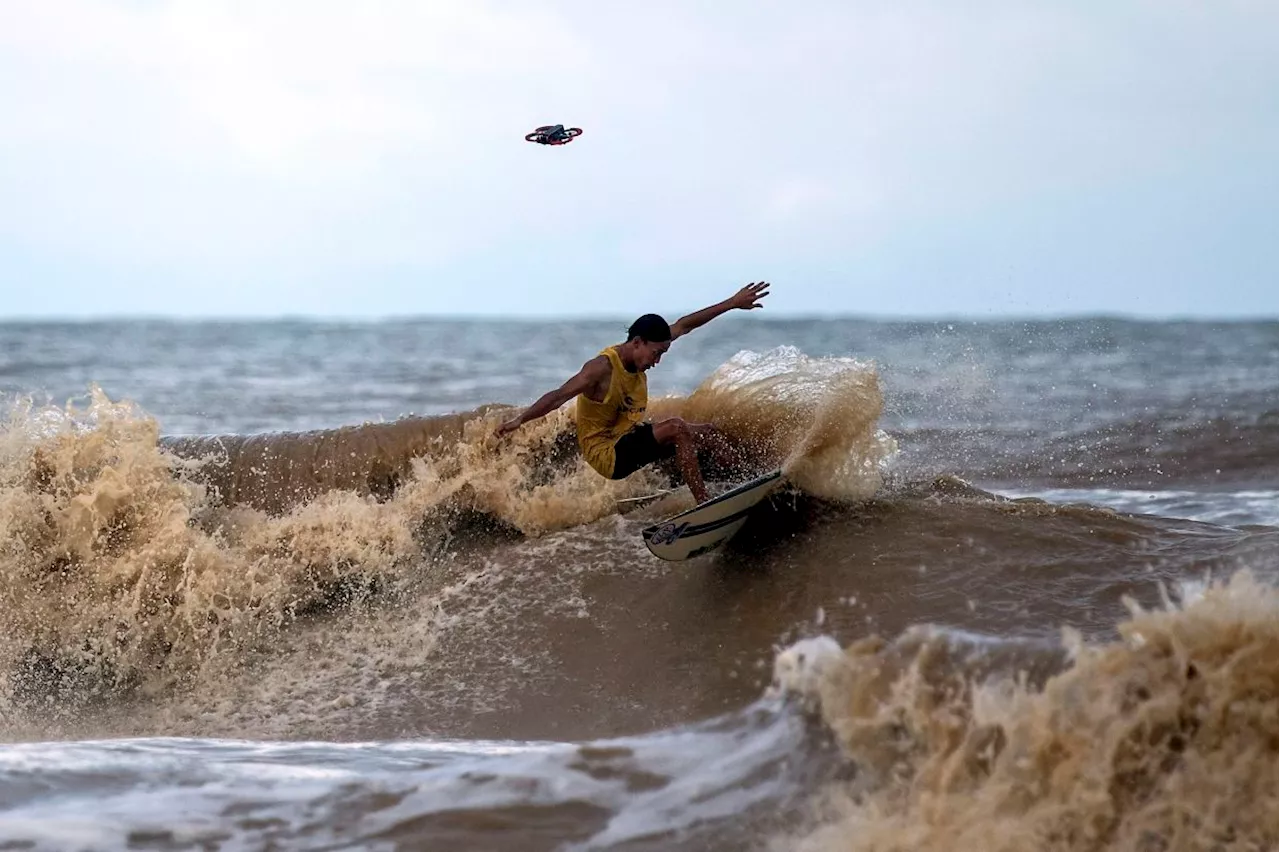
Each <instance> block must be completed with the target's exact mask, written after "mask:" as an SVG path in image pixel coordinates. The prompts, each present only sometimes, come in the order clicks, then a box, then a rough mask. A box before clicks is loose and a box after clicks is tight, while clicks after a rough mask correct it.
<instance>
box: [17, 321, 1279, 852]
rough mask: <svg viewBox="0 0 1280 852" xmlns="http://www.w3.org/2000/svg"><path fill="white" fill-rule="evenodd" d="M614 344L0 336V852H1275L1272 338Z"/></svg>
mask: <svg viewBox="0 0 1280 852" xmlns="http://www.w3.org/2000/svg"><path fill="white" fill-rule="evenodd" d="M627 321H628V319H627V318H619V319H617V320H612V321H609V320H591V321H587V320H581V321H568V320H540V321H532V320H530V321H496V320H495V321H481V320H443V319H441V320H436V319H412V320H409V319H406V320H384V321H360V322H342V321H316V320H301V319H299V320H278V321H170V320H131V321H124V320H120V321H91V322H67V323H55V322H8V323H0V415H2V416H3V426H0V622H2V623H0V739H2V740H3V743H4V744H3V745H2V746H0V849H50V850H97V849H150V850H169V849H200V850H206V849H246V850H248V849H253V850H258V849H307V850H320V849H325V850H329V849H396V850H399V849H406V850H414V849H423V850H427V849H431V850H445V849H447V850H769V852H780V850H803V852H827V851H828V850H840V851H841V852H844V851H845V850H904V851H905V850H981V852H998V851H999V850H1151V852H1156V850H1274V849H1276V848H1277V842H1278V839H1277V751H1278V748H1277V728H1278V723H1277V659H1278V656H1280V649H1278V645H1277V572H1278V560H1277V525H1278V524H1280V508H1278V507H1280V500H1278V497H1277V486H1278V482H1280V455H1278V450H1277V433H1278V427H1277V384H1278V381H1280V367H1278V361H1277V355H1278V345H1277V336H1278V335H1277V328H1278V326H1277V323H1276V321H1274V320H1263V321H1232V322H1227V321H1221V322H1193V321H1159V322H1158V321H1139V320H1132V319H1123V318H1109V317H1093V318H1073V319H1062V320H1036V321H1014V320H1008V321H994V320H992V321H973V320H958V319H957V320H939V321H929V322H925V321H905V320H903V321H889V320H872V319H759V318H756V317H755V316H736V315H730V316H727V317H724V318H721V319H718V320H716V321H715V322H713V323H711V324H710V325H708V326H706V327H705V328H703V329H700V330H698V331H696V332H694V333H693V334H691V335H690V336H688V337H686V338H682V339H681V340H679V341H677V342H676V343H675V344H674V345H673V347H672V349H671V351H670V353H669V354H668V355H667V356H666V357H665V358H664V359H663V363H662V364H661V365H659V366H658V367H657V368H655V369H654V370H652V371H651V372H650V373H649V383H650V411H651V414H652V416H654V417H655V418H660V417H664V416H672V415H680V416H683V417H685V418H687V419H691V420H697V421H702V422H711V423H714V424H716V425H717V426H719V427H720V428H721V429H722V430H724V431H725V432H726V433H727V434H729V435H730V436H732V437H733V438H734V439H735V440H736V441H738V442H739V443H741V444H742V445H743V446H746V447H749V448H751V450H752V455H753V457H754V458H755V459H756V461H757V463H758V465H759V467H760V469H761V470H765V469H773V468H779V467H780V468H782V469H783V471H784V472H785V474H786V480H787V485H786V487H785V488H784V489H782V490H781V491H779V492H778V493H776V494H775V495H774V496H773V497H771V498H770V499H768V500H766V501H765V502H763V503H761V504H760V505H759V506H757V507H756V509H755V510H754V511H753V513H752V515H751V517H750V520H749V522H748V524H747V526H746V527H745V528H744V530H743V531H742V532H741V533H740V534H739V535H738V536H736V537H735V538H734V539H733V540H732V541H730V542H729V543H728V544H727V545H725V546H724V547H722V548H721V549H720V550H718V551H715V552H713V553H711V554H707V555H704V556H701V557H698V558H696V559H693V560H689V561H687V562H683V563H668V562H663V561H660V560H658V559H655V558H653V557H652V556H651V555H650V554H649V553H648V551H647V550H646V549H645V547H644V545H643V543H642V541H641V538H640V530H641V529H643V528H644V527H645V526H647V525H649V524H652V523H654V522H655V521H656V520H659V519H661V518H664V517H667V516H669V515H671V514H675V513H676V512H678V511H682V510H684V509H686V508H689V507H691V506H692V505H693V501H692V498H691V496H690V495H689V493H688V490H687V489H686V488H684V487H682V486H681V485H680V483H679V482H678V481H672V480H671V479H670V478H669V476H668V473H667V472H665V471H664V470H662V469H657V468H647V469H645V470H642V471H640V472H638V473H636V474H635V475H633V476H632V477H630V478H629V479H627V480H623V481H620V482H607V481H605V480H603V479H601V478H600V477H598V476H596V475H595V474H594V473H593V472H592V471H591V470H590V469H589V468H587V467H586V466H585V464H584V463H582V461H581V460H580V459H579V458H578V456H577V454H576V450H575V447H574V441H573V420H572V416H571V411H572V406H571V405H569V406H566V407H565V408H564V409H563V410H561V411H560V412H557V413H555V414H553V415H551V416H549V417H547V418H545V419H543V420H541V421H537V422H535V423H531V424H528V425H526V426H524V427H523V428H521V429H520V430H519V431H517V432H516V433H515V434H513V435H511V436H509V437H507V438H505V439H502V440H498V439H496V438H495V437H494V436H493V429H494V427H495V426H496V425H497V423H499V422H500V421H501V420H502V419H503V418H504V417H506V416H510V414H511V413H512V412H513V411H514V410H516V409H515V408H513V406H515V407H518V406H524V405H528V404H529V403H530V402H532V401H533V400H534V399H536V398H537V397H538V396H539V395H541V394H542V393H543V392H544V391H547V390H550V389H552V388H553V387H556V386H558V385H559V384H560V383H561V382H563V381H564V380H565V379H566V378H568V377H569V376H570V375H572V374H573V373H574V372H575V371H576V370H577V369H578V368H579V367H580V366H581V365H582V363H583V362H584V361H586V360H588V359H589V358H591V357H593V356H594V355H595V354H596V353H597V352H598V351H599V350H600V349H601V348H603V347H604V346H607V345H609V344H611V343H615V342H619V341H620V340H621V338H622V336H623V333H624V329H625V327H626V324H627ZM710 473H711V474H712V475H711V477H710V478H711V479H712V480H717V477H716V476H715V471H710ZM717 481H718V483H719V485H720V487H725V486H727V485H730V484H732V482H733V481H735V480H733V479H732V478H731V477H730V478H724V477H722V478H720V479H719V480H717ZM636 498H639V499H636Z"/></svg>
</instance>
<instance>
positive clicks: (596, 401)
mask: <svg viewBox="0 0 1280 852" xmlns="http://www.w3.org/2000/svg"><path fill="white" fill-rule="evenodd" d="M767 295H769V284H768V282H766V281H761V282H758V283H755V284H748V285H747V286H746V287H743V288H742V289H741V290H739V291H738V292H737V293H735V294H733V295H732V296H730V297H729V298H728V299H725V300H724V301H723V302H718V303H716V304H714V305H711V306H710V307H707V308H703V309H702V310H700V311H695V312H694V313H691V314H689V315H687V316H683V317H681V318H680V319H678V320H676V322H675V324H674V325H668V324H667V321H666V320H665V319H663V318H662V317H660V316H658V315H657V314H645V315H644V316H642V317H640V318H639V319H637V320H636V321H635V322H633V323H632V324H631V328H629V329H628V330H627V340H626V342H625V343H618V344H615V345H613V346H609V347H607V348H605V349H602V350H601V351H600V354H599V355H597V356H596V357H594V358H592V359H591V360H590V361H588V362H587V363H585V364H583V365H582V369H581V370H579V371H578V372H577V374H576V375H575V376H573V377H572V378H571V379H569V380H568V381H567V382H565V383H564V384H563V385H561V386H560V387H558V388H556V389H555V390H553V391H548V392H547V393H545V394H543V395H542V396H541V397H540V398H539V399H538V400H537V401H536V402H535V403H534V404H533V405H531V406H529V407H528V408H526V409H525V410H524V411H522V412H521V413H520V414H518V415H517V416H515V417H512V418H511V419H510V420H507V421H506V422H504V423H503V424H502V425H500V426H499V427H498V429H497V435H498V437H503V436H504V435H509V434H510V433H512V432H514V431H515V430H516V429H519V428H520V427H521V426H522V425H523V424H525V423H528V422H529V421H531V420H537V419H538V418H540V417H545V416H546V415H548V414H550V413H551V412H553V411H555V410H556V409H558V408H559V407H560V406H562V405H564V404H565V403H566V402H568V401H569V400H571V399H573V398H574V397H577V400H578V401H577V424H578V449H579V450H581V452H582V456H583V458H585V459H586V461H587V464H589V465H591V467H592V468H594V469H595V471H596V472H597V473H599V474H600V475H601V476H603V477H606V478H607V479H624V478H626V477H628V476H630V475H631V474H633V473H635V472H636V471H637V470H639V469H640V468H642V467H644V466H645V465H648V464H651V463H653V462H655V461H658V460H660V459H663V458H666V457H667V456H670V455H672V454H674V455H675V458H676V464H677V466H678V467H679V469H680V474H681V475H682V476H683V477H684V481H685V483H686V484H687V485H688V486H689V490H690V491H692V492H693V497H694V499H695V500H697V501H698V502H699V503H703V502H705V501H706V500H707V496H708V495H707V487H706V485H705V484H704V483H703V481H702V469H701V468H700V467H699V466H698V455H697V451H698V450H706V451H708V452H710V453H713V454H714V455H715V456H717V457H718V458H720V459H723V460H726V462H728V463H732V462H733V461H736V460H737V458H738V453H737V452H736V451H735V449H734V447H733V446H732V445H731V444H730V443H729V442H728V440H727V439H726V438H725V436H724V435H723V434H722V433H721V432H720V431H719V430H717V429H716V428H715V427H714V426H712V425H711V424H709V423H687V422H685V421H684V420H683V419H681V418H679V417H668V418H666V419H665V420H659V421H658V422H657V423H650V422H648V421H646V420H645V419H644V414H645V408H646V407H647V406H648V404H649V385H648V381H647V379H646V377H645V373H646V372H647V371H648V370H649V369H651V368H653V367H655V366H657V365H658V362H660V361H661V360H662V356H663V355H664V354H665V353H666V351H667V350H668V349H669V348H670V347H671V342H672V341H674V340H676V339H677V338H679V337H681V336H683V335H686V334H688V333H689V332H691V331H693V330H694V329H695V328H698V327H700V326H703V325H706V324H707V323H708V322H710V321H711V320H713V319H715V318H716V317H718V316H720V315H721V314H723V313H727V312H728V311H731V310H734V309H739V310H744V311H750V310H754V309H756V308H762V307H764V305H762V304H760V300H761V299H763V298H764V297H765V296H767Z"/></svg>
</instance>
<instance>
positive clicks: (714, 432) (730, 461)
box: [689, 423, 749, 476]
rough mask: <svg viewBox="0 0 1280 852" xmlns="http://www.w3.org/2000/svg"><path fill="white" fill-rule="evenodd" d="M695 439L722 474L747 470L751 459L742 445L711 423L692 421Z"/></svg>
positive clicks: (698, 446)
mask: <svg viewBox="0 0 1280 852" xmlns="http://www.w3.org/2000/svg"><path fill="white" fill-rule="evenodd" d="M689 430H690V431H691V432H693V440H694V444H695V446H696V447H697V448H698V450H699V451H703V452H706V453H707V454H708V455H709V456H710V461H711V462H712V463H713V464H714V465H715V466H716V467H717V468H719V470H720V471H721V474H722V475H727V476H735V475H737V474H739V473H741V472H742V471H743V470H746V469H747V467H748V462H749V459H748V458H747V453H745V452H744V451H743V448H742V447H739V446H737V445H736V444H734V443H733V442H732V441H730V440H729V438H728V437H727V436H726V435H725V434H724V433H723V432H721V431H720V430H719V429H717V428H716V427H715V426H712V425H711V424H710V423H690V424H689Z"/></svg>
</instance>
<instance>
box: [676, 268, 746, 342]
mask: <svg viewBox="0 0 1280 852" xmlns="http://www.w3.org/2000/svg"><path fill="white" fill-rule="evenodd" d="M767 295H769V282H768V281H761V282H759V283H757V284H748V285H747V286H746V287H743V288H742V289H741V290H739V291H738V292H737V293H734V294H733V295H732V296H730V297H729V298H727V299H725V300H724V301H723V302H718V303H716V304H714V305H712V306H711V307H709V308H703V309H702V310H700V311H694V312H693V313H691V314H689V315H687V316H683V317H680V319H678V320H676V322H675V325H673V326H671V339H672V340H675V339H676V338H677V337H679V336H680V335H682V334H688V333H689V332H691V331H693V330H694V329H695V328H697V327H698V326H701V325H706V324H707V323H709V322H711V321H712V320H713V319H715V318H716V317H718V316H720V315H721V314H723V313H727V312H728V311H731V310H733V309H734V308H740V309H742V310H744V311H750V310H754V309H755V308H763V307H764V305H762V304H760V300H761V299H763V298H764V297H765V296H767Z"/></svg>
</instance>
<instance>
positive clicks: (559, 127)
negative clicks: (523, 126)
mask: <svg viewBox="0 0 1280 852" xmlns="http://www.w3.org/2000/svg"><path fill="white" fill-rule="evenodd" d="M581 135H582V128H581V127H565V126H564V125H563V124H548V125H545V126H543V127H539V128H538V129H536V130H534V131H533V132H532V133H526V134H525V137H524V141H526V142H537V143H538V144H539V145H568V144H569V143H570V142H572V141H573V140H574V139H577V138H578V137H579V136H581Z"/></svg>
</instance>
